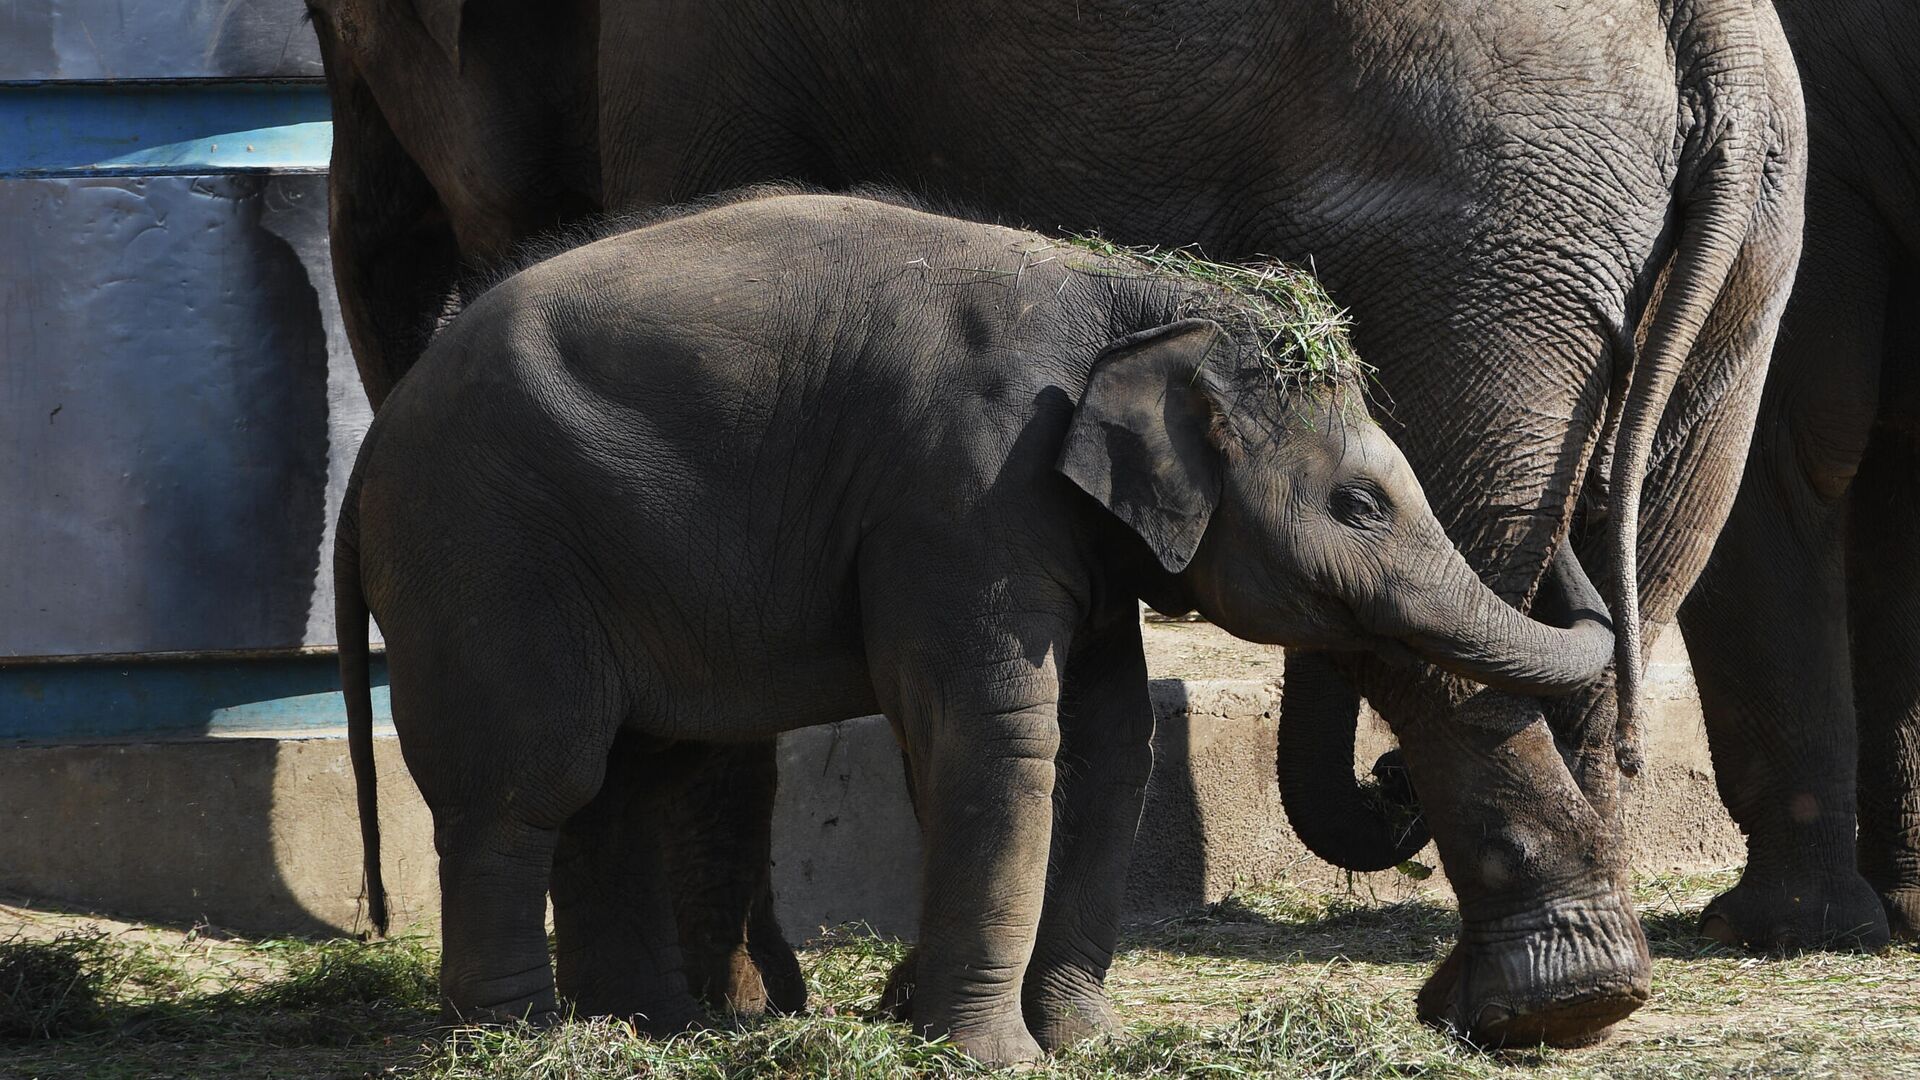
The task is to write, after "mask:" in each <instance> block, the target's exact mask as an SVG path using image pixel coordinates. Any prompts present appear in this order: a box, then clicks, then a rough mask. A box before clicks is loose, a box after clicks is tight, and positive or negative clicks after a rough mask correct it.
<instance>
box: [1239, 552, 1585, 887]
mask: <svg viewBox="0 0 1920 1080" xmlns="http://www.w3.org/2000/svg"><path fill="white" fill-rule="evenodd" d="M1454 561H1456V562H1457V563H1458V567H1457V573H1449V574H1447V575H1446V577H1447V581H1446V583H1445V584H1443V585H1442V586H1441V587H1440V588H1438V589H1434V590H1429V591H1423V594H1422V596H1421V599H1420V602H1418V603H1409V604H1405V605H1403V608H1402V610H1413V611H1415V612H1417V614H1416V615H1415V616H1414V617H1412V618H1405V619H1403V620H1402V621H1401V622H1400V623H1399V625H1398V626H1395V627H1392V628H1390V629H1391V630H1392V631H1393V636H1394V637H1396V638H1399V639H1400V640H1401V641H1403V642H1405V643H1406V644H1407V645H1408V646H1409V647H1410V648H1411V649H1413V651H1415V652H1417V653H1418V654H1420V656H1422V657H1423V658H1425V659H1426V660H1428V661H1430V662H1432V663H1433V664H1435V665H1437V666H1439V667H1442V668H1445V669H1446V670H1448V671H1452V672H1454V673H1456V674H1460V675H1464V676H1466V677H1467V678H1470V679H1473V680H1475V681H1477V682H1482V683H1485V684H1487V685H1489V686H1492V687H1495V688H1497V689H1501V690H1506V691H1510V692H1514V693H1522V694H1536V695H1537V694H1563V693H1568V692H1571V691H1573V690H1577V689H1579V688H1580V687H1583V686H1586V685H1587V684H1589V683H1591V682H1592V681H1593V680H1595V679H1597V678H1599V677H1600V675H1601V674H1602V673H1603V672H1604V671H1605V670H1606V667H1607V663H1608V661H1609V660H1611V659H1612V656H1613V644H1614V642H1613V629H1612V624H1611V622H1610V620H1609V619H1608V617H1607V611H1606V605H1605V604H1604V603H1603V602H1602V601H1601V599H1600V594H1599V593H1598V591H1596V590H1595V589H1594V587H1593V583H1592V582H1591V581H1589V580H1588V578H1587V574H1586V570H1585V568H1583V567H1582V566H1581V565H1580V560H1579V559H1578V558H1577V557H1575V555H1574V554H1573V549H1572V547H1571V546H1570V545H1568V544H1566V543H1562V545H1561V546H1560V549H1559V550H1558V551H1557V552H1555V554H1554V558H1553V564H1552V566H1551V567H1550V568H1549V570H1548V575H1547V579H1546V581H1545V582H1544V584H1543V585H1542V587H1541V591H1540V596H1539V599H1538V601H1537V602H1536V603H1535V614H1536V615H1538V616H1539V620H1544V621H1539V620H1536V619H1530V618H1528V617H1527V616H1525V615H1522V614H1520V612H1518V611H1516V610H1514V609H1513V608H1512V607H1511V606H1509V605H1508V604H1507V603H1506V602H1505V601H1503V600H1501V599H1500V597H1499V596H1498V595H1497V594H1495V593H1494V592H1493V591H1492V590H1490V589H1488V588H1486V587H1485V586H1484V585H1482V584H1481V583H1480V580H1479V578H1478V577H1476V576H1474V574H1473V571H1472V570H1471V569H1470V568H1468V566H1467V564H1466V560H1465V559H1462V558H1459V556H1458V555H1457V554H1456V555H1455V556H1454ZM1462 576H1464V578H1465V579H1466V580H1462ZM1448 596H1453V597H1457V598H1458V599H1457V600H1456V601H1455V602H1452V603H1448V602H1446V601H1445V600H1444V599H1442V598H1445V597H1448ZM1385 629H1389V628H1383V630H1385ZM1359 712H1360V698H1359V695H1358V694H1357V693H1356V692H1355V691H1354V690H1353V688H1352V686H1351V685H1349V684H1348V683H1347V681H1346V680H1345V678H1344V677H1342V676H1341V674H1340V673H1339V672H1338V671H1337V670H1335V669H1334V668H1333V666H1332V665H1331V664H1330V663H1328V662H1327V661H1326V660H1325V659H1323V658H1319V657H1314V656H1311V655H1305V654H1296V655H1295V656H1292V657H1289V659H1288V662H1287V676H1286V686H1285V689H1284V693H1283V701H1282V708H1281V712H1280V747H1279V760H1278V763H1277V768H1276V772H1275V775H1276V778H1277V779H1278V781H1279V784H1280V796H1281V799H1282V801H1283V803H1284V804H1285V806H1286V809H1287V819H1288V820H1289V821H1290V822H1291V823H1292V824H1293V830H1294V832H1295V833H1296V834H1298V835H1299V837H1300V840H1301V842H1302V843H1303V844H1305V845H1306V846H1307V849H1308V850H1309V851H1312V852H1313V853H1314V854H1315V855H1318V856H1319V857H1320V858H1322V859H1325V860H1327V861H1328V862H1330V863H1333V864H1334V865H1336V866H1340V867H1344V868H1346V869H1349V870H1358V871H1374V870H1385V869H1387V868H1388V867H1391V866H1395V865H1398V864H1399V863H1401V862H1404V861H1405V860H1406V859H1408V858H1410V857H1412V855H1413V854H1414V853H1415V852H1417V851H1419V850H1420V848H1421V847H1423V846H1425V844H1426V842H1427V833H1426V830H1425V828H1424V827H1423V826H1422V825H1421V823H1420V821H1419V807H1418V806H1417V805H1416V804H1415V802H1414V800H1413V793H1412V789H1411V787H1410V786H1409V785H1408V784H1407V783H1406V780H1405V777H1404V775H1402V774H1401V772H1400V770H1399V769H1397V768H1394V767H1391V766H1390V765H1387V766H1386V767H1383V766H1376V767H1375V770H1374V771H1375V775H1376V777H1377V779H1378V783H1377V784H1372V785H1366V786H1362V785H1361V784H1359V783H1358V782H1357V781H1355V780H1354V776H1353V752H1354V739H1355V734H1356V731H1357V728H1358V724H1359ZM1384 764H1385V763H1383V765H1384Z"/></svg>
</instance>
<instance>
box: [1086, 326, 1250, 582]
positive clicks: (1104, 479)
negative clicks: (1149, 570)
mask: <svg viewBox="0 0 1920 1080" xmlns="http://www.w3.org/2000/svg"><path fill="white" fill-rule="evenodd" d="M1225 338H1226V335H1225V334H1224V333H1223V332H1222V331H1221V329H1220V327H1219V326H1218V325H1217V324H1215V323H1212V322H1209V321H1207V320H1205V319H1184V320H1182V321H1180V322H1176V323H1169V324H1168V325H1166V326H1160V327H1155V328H1154V329H1152V330H1146V331H1143V332H1141V333H1138V334H1133V335H1131V336H1128V337H1125V338H1121V339H1120V340H1119V341H1116V342H1114V343H1113V344H1112V345H1110V346H1108V348H1107V351H1106V352H1105V353H1103V354H1101V356H1100V358H1099V359H1098V360H1095V361H1094V364H1093V376H1092V378H1090V379H1089V380H1088V381H1087V390H1086V393H1084V394H1082V395H1081V397H1080V405H1079V407H1078V408H1077V409H1075V410H1074V413H1073V426H1072V427H1071V428H1069V429H1068V431H1067V442H1066V445H1065V446H1064V447H1062V448H1061V450H1060V460H1059V462H1058V464H1057V465H1056V466H1055V467H1056V468H1058V469H1059V470H1060V472H1061V473H1063V474H1064V475H1065V476H1066V477H1067V479H1069V480H1072V481H1073V482H1074V483H1076V484H1078V485H1080V489H1081V490H1082V491H1085V492H1086V493H1087V494H1089V495H1091V496H1093V497H1094V498H1096V499H1098V500H1100V503H1101V505H1103V506H1105V507H1106V508H1107V509H1108V510H1111V511H1113V514H1114V516H1116V517H1118V518H1119V519H1120V520H1121V521H1124V522H1126V523H1127V524H1128V525H1130V526H1132V528H1133V531H1134V532H1136V533H1139V534H1140V538H1141V539H1142V540H1145V541H1146V542H1147V546H1148V547H1150V548H1152V549H1153V553H1154V554H1155V555H1156V556H1158V557H1159V559H1160V565H1161V566H1164V567H1166V568H1167V570H1168V571H1169V572H1171V573H1178V572H1180V571H1181V570H1184V569H1186V567H1187V563H1189V562H1191V561H1192V559H1193V553H1194V551H1195V549H1197V548H1198V547H1199V546H1200V537H1201V536H1202V535H1203V534H1205V532H1206V531H1207V519H1208V518H1209V517H1211V516H1212V515H1213V509H1214V507H1216V506H1218V505H1219V504H1220V488H1221V484H1222V475H1221V473H1222V467H1223V462H1222V459H1221V453H1220V449H1219V447H1217V446H1216V445H1215V444H1214V434H1213V431H1214V420H1215V417H1216V415H1217V414H1218V413H1219V411H1220V410H1221V407H1222V402H1221V395H1220V394H1219V391H1218V387H1219V381H1218V380H1217V379H1215V378H1214V376H1213V375H1212V374H1211V373H1210V372H1209V371H1208V370H1207V367H1206V363H1207V357H1208V355H1209V354H1211V353H1212V352H1213V351H1214V350H1215V349H1216V348H1224V345H1225Z"/></svg>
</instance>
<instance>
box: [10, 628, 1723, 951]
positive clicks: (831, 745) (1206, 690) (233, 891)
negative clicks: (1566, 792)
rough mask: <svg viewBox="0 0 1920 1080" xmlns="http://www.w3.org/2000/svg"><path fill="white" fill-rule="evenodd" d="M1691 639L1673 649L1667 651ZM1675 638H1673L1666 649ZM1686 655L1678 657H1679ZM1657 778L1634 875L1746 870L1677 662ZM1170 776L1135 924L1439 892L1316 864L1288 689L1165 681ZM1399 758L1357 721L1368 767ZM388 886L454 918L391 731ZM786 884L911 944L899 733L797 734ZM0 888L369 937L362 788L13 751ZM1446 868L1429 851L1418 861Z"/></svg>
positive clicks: (52, 899) (386, 752) (343, 780)
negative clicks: (1298, 802)
mask: <svg viewBox="0 0 1920 1080" xmlns="http://www.w3.org/2000/svg"><path fill="white" fill-rule="evenodd" d="M1667 636H1668V637H1669V638H1677V635H1667ZM1666 644H1667V643H1665V642H1663V646H1666ZM1668 648H1669V649H1670V648H1671V647H1670V646H1668ZM1655 674H1656V678H1655V679H1654V680H1653V685H1654V690H1655V693H1654V698H1655V701H1654V706H1655V707H1654V709H1653V710H1652V717H1651V722H1650V724H1649V743H1650V745H1649V751H1650V752H1649V754H1648V757H1649V759H1650V760H1651V761H1652V762H1653V764H1652V765H1651V766H1650V767H1649V769H1648V770H1647V773H1646V775H1645V776H1644V777H1643V778H1642V780H1641V781H1640V782H1639V784H1638V785H1637V787H1638V791H1637V793H1636V794H1635V796H1634V797H1633V798H1632V800H1631V803H1630V805H1631V807H1632V809H1631V811H1630V815H1629V834H1630V837H1631V844H1632V852H1631V855H1632V859H1633V862H1634V865H1635V866H1637V867H1639V868H1641V869H1644V870H1660V871H1666V870H1702V869H1709V868H1714V867H1721V866H1729V865H1734V864H1737V863H1738V862H1740V861H1741V858H1742V848H1741V845H1740V842H1739V836H1738V833H1737V832H1736V831H1735V830H1734V828H1733V826H1732V824H1731V822H1730V821H1729V820H1728V819H1727V816H1726V813H1725V811H1724V810H1722V809H1721V807H1720V804H1719V801H1718V799H1717V798H1716V797H1715V795H1714V791H1713V782H1712V772H1711V766H1710V763H1709V761H1708V759H1707V753H1706V745H1705V739H1704V735H1703V729H1702V727H1701V723H1700V717H1699V705H1698V701H1697V699H1696V698H1695V697H1694V696H1693V693H1692V687H1691V683H1690V682H1689V681H1688V680H1687V679H1686V677H1685V667H1684V657H1680V658H1679V659H1678V666H1677V667H1676V661H1675V658H1674V655H1673V653H1672V652H1671V651H1663V652H1662V653H1661V662H1660V663H1659V664H1656V666H1655ZM1152 693H1153V702H1154V708H1155V711H1156V713H1157V715H1158V718H1159V730H1158V733H1157V735H1156V737H1155V768H1154V776H1153V780H1152V783H1151V786H1150V790H1149V792H1148V799H1147V805H1146V810H1145V812H1144V814H1143V815H1142V821H1141V824H1140V831H1139V834H1138V839H1137V841H1136V845H1135V852H1134V860H1133V865H1134V871H1133V875H1132V879H1131V881H1130V882H1129V885H1128V898H1129V906H1130V909H1131V911H1132V913H1133V915H1134V916H1136V917H1148V916H1153V915H1158V914H1163V913H1167V912H1171V911H1176V910H1180V909H1182V908H1186V907H1189V906H1192V905H1194V904H1198V903H1202V902H1207V901H1212V900H1216V899H1219V898H1220V897H1221V896H1223V895H1225V894H1226V893H1228V892H1230V891H1232V890H1233V889H1234V888H1235V887H1236V886H1237V885H1240V884H1245V883H1253V882H1267V881H1275V880H1281V879H1293V880H1300V881H1306V880H1312V881H1315V882H1319V883H1327V882H1341V881H1348V880H1351V882H1352V884H1353V886H1354V887H1355V888H1357V889H1362V890H1367V891H1370V892H1373V893H1375V894H1377V895H1381V896H1389V897H1390V896H1399V895H1409V894H1411V893H1413V892H1415V891H1418V890H1421V889H1432V888H1438V887H1443V882H1442V879H1441V877H1440V875H1438V874H1436V875H1435V876H1434V877H1433V878H1432V879H1429V880H1428V881H1426V882H1419V881H1415V880H1414V879H1413V878H1411V877H1408V876H1406V875H1403V874H1400V873H1396V872H1392V871H1389V872H1387V873H1383V874H1371V875H1354V876H1353V877H1352V878H1349V876H1348V875H1346V874H1345V873H1344V872H1342V871H1339V870H1337V869H1335V868H1333V867H1331V866H1328V865H1327V864H1325V863H1322V862H1320V861H1319V860H1317V859H1315V858H1313V857H1312V856H1311V855H1308V854H1307V853H1306V851H1305V850H1304V849H1303V848H1302V847H1301V846H1300V844H1299V842H1298V841H1297V840H1296V839H1295V838H1294V836H1293V833H1292V830H1291V829H1289V828H1288V827H1287V824H1286V820H1285V817H1284V815H1283V814H1282V812H1281V809H1280V799H1279V792H1278V790H1277V789H1276V787H1275V785H1274V780H1273V759H1274V718H1275V715H1276V712H1277V708H1278V697H1279V695H1278V690H1277V686H1276V684H1275V683H1274V682H1272V681H1262V680H1249V679H1192V680H1183V679H1158V680H1155V681H1154V682H1153V684H1152ZM1389 745H1391V739H1390V738H1389V736H1388V735H1387V733H1386V732H1385V730H1384V726H1383V725H1380V724H1379V723H1378V721H1370V722H1369V723H1368V724H1367V725H1365V726H1364V727H1363V731H1362V738H1361V746H1360V750H1359V753H1358V754H1357V758H1358V761H1359V763H1360V765H1361V766H1362V767H1364V766H1366V765H1369V764H1371V762H1372V761H1373V758H1374V756H1375V755H1377V754H1378V753H1380V752H1381V751H1383V750H1385V749H1386V748H1387V747H1388V746H1389ZM375 756H376V759H377V763H378V769H379V773H380V799H381V824H382V831H383V844H384V862H383V866H384V868H385V876H386V880H387V884H388V888H389V889H390V890H391V892H392V894H393V897H394V902H395V910H396V913H397V915H398V918H399V920H400V921H401V922H403V923H405V922H416V923H417V922H427V921H431V920H432V919H433V917H434V916H435V914H436V912H437V910H438V897H437V894H436V887H435V867H436V860H435V858H434V852H433V842H432V841H433V836H432V828H431V823H430V821H429V818H428V814H427V812H426V808H425V806H424V805H423V804H422V803H421V802H420V798H419V795H418V793H417V792H416V791H415V790H414V787H413V784H412V781H411V779H410V778H409V777H408V775H407V772H406V769H405V767H404V765H403V763H402V761H401V759H400V754H399V746H398V744H397V742H396V741H395V740H394V739H393V738H392V737H391V736H387V737H382V738H379V739H377V740H376V754H375ZM780 757H781V791H780V801H779V806H778V811H777V815H776V821H775V833H774V843H775V851H776V865H775V867H774V871H775V889H776V894H777V896H778V898H779V904H780V914H781V919H782V921H783V923H784V924H785V925H786V927H787V928H788V931H789V933H790V934H792V935H794V936H795V937H805V936H807V935H809V934H810V933H812V932H813V931H814V930H816V929H817V928H819V927H822V926H832V925H836V924H839V923H845V922H853V921H865V922H867V923H869V924H871V925H872V926H873V927H874V928H875V929H876V930H879V931H882V932H885V933H892V934H899V935H902V936H910V935H911V934H912V932H913V929H914V926H915V921H916V913H917V908H918V899H917V892H918V878H919V859H920V847H919V834H918V830H917V828H916V826H915V824H914V820H913V815H912V812H911V809H910V807H909V805H908V803H907V798H906V788H905V784H904V782H903V781H902V778H901V772H900V759H899V753H898V751H897V749H896V748H895V744H894V740H893V736H892V733H891V732H890V730H889V729H888V727H887V724H886V722H885V721H884V720H883V719H881V718H879V717H866V718H863V719H858V720H850V721H846V722H844V723H840V724H831V725H826V726H822V727H818V728H812V729H808V730H805V731H799V732H794V733H792V734H790V735H788V736H785V737H784V738H783V739H782V740H781V749H780ZM0 791H5V792H7V794H8V798H7V802H6V806H5V808H4V810H0V890H3V891H5V892H8V893H11V894H15V895H17V896H23V897H27V898H30V899H33V900H37V901H44V902H47V903H52V904H60V905H66V906H78V907H82V908H85V909H88V910H97V911H102V912H112V913H116V914H122V915H127V916H132V917H137V918H140V919H146V920H155V921H164V922H178V923H192V922H196V921H205V922H208V923H211V924H213V925H215V926H220V927H225V928H229V929H233V930H245V931H253V932H272V933H289V932H292V933H333V932H339V931H348V932H351V931H355V930H358V929H362V928H363V921H364V913H363V908H362V903H361V899H360V894H361V875H360V839H359V829H358V825H357V821H356V817H355V811H354V795H353V775H352V770H351V769H350V767H349V765H348V760H347V748H346V742H345V740H344V739H341V738H337V737H313V736H311V735H310V734H307V735H302V736H300V737H286V738H271V737H246V738H196V739H184V740H178V741H168V742H120V743H115V742H101V743H88V744H79V743H60V744H33V745H16V746H11V747H6V748H3V749H0ZM1417 858H1418V860H1419V861H1421V862H1423V863H1425V864H1426V865H1428V866H1437V859H1436V858H1435V857H1434V855H1433V852H1432V850H1431V849H1429V850H1428V851H1426V852H1424V853H1423V854H1422V855H1420V856H1418V857H1417Z"/></svg>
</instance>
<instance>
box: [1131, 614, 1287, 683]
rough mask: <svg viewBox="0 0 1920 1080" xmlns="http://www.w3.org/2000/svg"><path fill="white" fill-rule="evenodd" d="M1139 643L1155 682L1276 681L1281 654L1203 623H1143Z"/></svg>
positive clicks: (1281, 664)
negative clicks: (1182, 680)
mask: <svg viewBox="0 0 1920 1080" xmlns="http://www.w3.org/2000/svg"><path fill="white" fill-rule="evenodd" d="M1140 636H1141V639H1142V641H1143V642H1144V643H1145V645H1146V649H1147V673H1148V674H1149V675H1151V676H1152V677H1154V678H1156V679H1262V680H1265V679H1277V678H1279V677H1280V672H1281V670H1282V668H1284V667H1285V663H1284V661H1283V660H1282V658H1281V652H1280V650H1279V649H1277V648H1273V647H1271V646H1268V645H1253V644H1250V643H1248V642H1245V641H1241V640H1240V639H1239V638H1237V637H1234V636H1233V635H1231V634H1229V633H1227V632H1226V631H1225V630H1222V629H1220V628H1219V627H1217V626H1214V625H1213V624H1212V623H1205V622H1184V621H1180V622H1167V621H1162V620H1160V619H1158V618H1155V617H1150V618H1149V619H1148V620H1147V624H1146V627H1145V629H1144V630H1143V631H1142V632H1141V635H1140Z"/></svg>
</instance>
